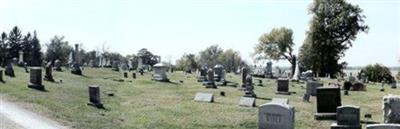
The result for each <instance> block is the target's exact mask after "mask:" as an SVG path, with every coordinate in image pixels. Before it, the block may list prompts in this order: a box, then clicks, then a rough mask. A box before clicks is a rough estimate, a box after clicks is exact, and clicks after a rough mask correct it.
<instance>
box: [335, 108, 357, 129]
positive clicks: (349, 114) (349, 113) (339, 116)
mask: <svg viewBox="0 0 400 129" xmlns="http://www.w3.org/2000/svg"><path fill="white" fill-rule="evenodd" d="M336 121H337V123H333V124H332V125H331V129H361V125H360V107H358V106H340V107H338V108H337V113H336Z"/></svg>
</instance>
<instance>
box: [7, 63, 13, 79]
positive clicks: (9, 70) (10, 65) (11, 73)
mask: <svg viewBox="0 0 400 129" xmlns="http://www.w3.org/2000/svg"><path fill="white" fill-rule="evenodd" d="M4 74H5V75H7V76H10V77H15V73H14V68H13V66H12V64H11V63H8V64H7V66H6V69H5V73H4Z"/></svg>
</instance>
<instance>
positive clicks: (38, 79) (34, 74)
mask: <svg viewBox="0 0 400 129" xmlns="http://www.w3.org/2000/svg"><path fill="white" fill-rule="evenodd" d="M28 87H29V88H32V89H37V90H45V89H44V85H42V68H41V67H31V68H30V79H29V83H28Z"/></svg>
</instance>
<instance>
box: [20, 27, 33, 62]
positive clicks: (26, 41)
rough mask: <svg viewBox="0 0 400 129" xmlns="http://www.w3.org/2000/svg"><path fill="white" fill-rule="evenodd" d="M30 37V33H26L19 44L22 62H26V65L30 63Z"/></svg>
mask: <svg viewBox="0 0 400 129" xmlns="http://www.w3.org/2000/svg"><path fill="white" fill-rule="evenodd" d="M32 41H33V38H32V35H31V33H29V32H28V34H26V35H25V36H24V38H23V39H22V42H21V50H22V51H23V52H24V54H23V56H24V58H23V59H24V60H23V61H24V62H27V63H28V64H29V63H30V62H32V58H31V52H32V48H33V47H32Z"/></svg>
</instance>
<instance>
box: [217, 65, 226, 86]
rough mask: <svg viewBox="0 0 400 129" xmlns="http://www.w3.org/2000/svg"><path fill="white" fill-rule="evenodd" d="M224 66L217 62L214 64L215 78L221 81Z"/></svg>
mask: <svg viewBox="0 0 400 129" xmlns="http://www.w3.org/2000/svg"><path fill="white" fill-rule="evenodd" d="M224 69H225V68H224V66H222V65H220V64H217V65H215V66H214V80H215V81H217V82H219V81H221V78H222V71H223V70H224Z"/></svg>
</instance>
